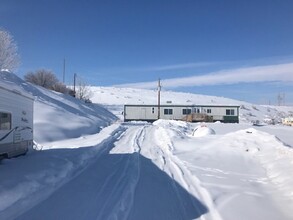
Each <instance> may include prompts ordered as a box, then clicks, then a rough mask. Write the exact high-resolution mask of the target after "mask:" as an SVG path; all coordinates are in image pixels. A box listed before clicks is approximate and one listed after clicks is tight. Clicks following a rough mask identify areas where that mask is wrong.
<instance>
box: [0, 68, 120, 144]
mask: <svg viewBox="0 0 293 220" xmlns="http://www.w3.org/2000/svg"><path fill="white" fill-rule="evenodd" d="M0 81H1V82H2V83H5V84H8V85H10V86H13V87H14V88H15V89H19V90H25V91H26V92H28V93H30V94H32V95H33V96H34V97H35V103H34V139H35V141H37V142H40V143H44V142H49V141H56V140H62V139H67V138H74V137H80V136H81V135H82V134H93V133H97V132H98V131H100V130H101V129H102V128H103V127H105V126H108V125H109V124H111V123H112V122H113V121H114V120H117V118H116V117H115V116H114V115H113V114H112V113H110V112H109V111H108V110H106V109H105V108H103V107H102V106H100V105H96V104H85V103H83V102H81V101H80V100H77V99H75V98H73V97H71V96H69V95H64V94H60V93H57V92H54V91H50V90H47V89H44V88H42V87H38V86H35V85H32V84H30V83H27V82H25V81H24V80H22V79H21V78H19V77H18V76H16V75H15V74H13V73H9V72H7V71H2V72H0Z"/></svg>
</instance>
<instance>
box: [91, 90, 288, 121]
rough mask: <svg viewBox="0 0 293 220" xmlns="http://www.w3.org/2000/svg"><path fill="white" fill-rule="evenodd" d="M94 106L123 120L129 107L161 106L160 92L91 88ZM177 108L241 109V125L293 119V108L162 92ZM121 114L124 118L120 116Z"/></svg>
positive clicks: (162, 100) (163, 96) (162, 96)
mask: <svg viewBox="0 0 293 220" xmlns="http://www.w3.org/2000/svg"><path fill="white" fill-rule="evenodd" d="M91 91H92V97H91V100H92V101H93V102H94V103H100V104H102V105H105V106H107V108H108V109H109V110H111V111H112V112H114V113H116V114H117V116H120V117H121V112H122V111H123V105H125V104H157V91H155V90H146V89H132V88H115V87H91ZM170 102H171V104H174V105H239V106H240V122H242V123H243V122H244V123H245V122H248V123H251V122H253V123H254V122H257V121H258V122H260V123H262V122H270V121H272V119H273V120H274V121H275V122H277V123H278V122H281V119H282V118H284V117H286V116H288V115H293V106H263V105H256V104H252V103H248V102H243V101H238V100H234V99H229V98H224V97H216V96H207V95H198V94H192V93H182V92H172V91H162V92H161V104H167V105H168V104H170ZM119 113H120V114H119Z"/></svg>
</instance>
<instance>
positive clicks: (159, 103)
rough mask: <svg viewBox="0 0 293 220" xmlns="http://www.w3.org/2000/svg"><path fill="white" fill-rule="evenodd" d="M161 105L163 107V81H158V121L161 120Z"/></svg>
mask: <svg viewBox="0 0 293 220" xmlns="http://www.w3.org/2000/svg"><path fill="white" fill-rule="evenodd" d="M160 105H161V79H160V78H159V81H158V119H160Z"/></svg>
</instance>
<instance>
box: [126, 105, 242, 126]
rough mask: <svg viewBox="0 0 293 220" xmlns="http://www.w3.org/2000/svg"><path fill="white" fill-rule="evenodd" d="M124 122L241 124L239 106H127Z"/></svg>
mask: <svg viewBox="0 0 293 220" xmlns="http://www.w3.org/2000/svg"><path fill="white" fill-rule="evenodd" d="M123 113H124V121H135V120H136V121H137V120H142V121H150V122H151V121H155V120H157V119H159V118H160V119H173V120H184V121H190V122H200V121H210V122H214V121H221V122H226V123H238V122H239V106H234V105H233V106H224V105H160V106H158V105H125V106H124V112H123Z"/></svg>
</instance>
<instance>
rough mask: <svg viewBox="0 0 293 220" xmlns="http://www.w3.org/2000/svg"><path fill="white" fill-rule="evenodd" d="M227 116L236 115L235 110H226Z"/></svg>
mask: <svg viewBox="0 0 293 220" xmlns="http://www.w3.org/2000/svg"><path fill="white" fill-rule="evenodd" d="M226 115H235V111H234V109H226Z"/></svg>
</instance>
